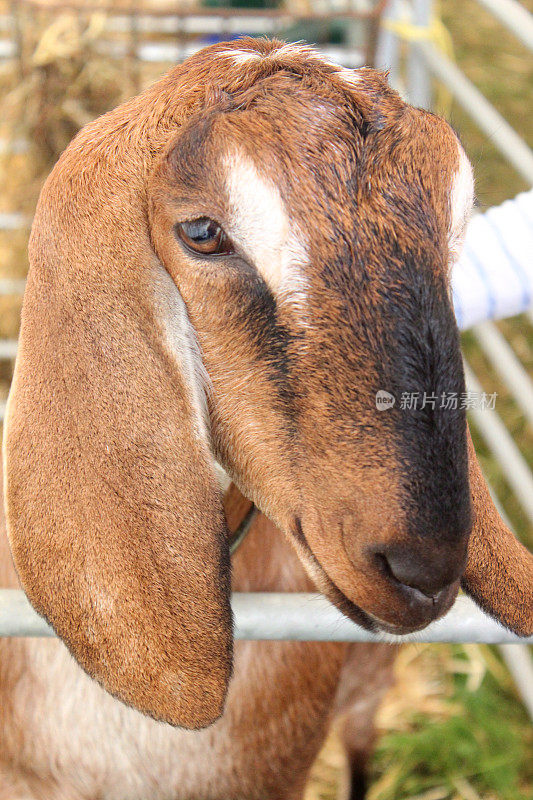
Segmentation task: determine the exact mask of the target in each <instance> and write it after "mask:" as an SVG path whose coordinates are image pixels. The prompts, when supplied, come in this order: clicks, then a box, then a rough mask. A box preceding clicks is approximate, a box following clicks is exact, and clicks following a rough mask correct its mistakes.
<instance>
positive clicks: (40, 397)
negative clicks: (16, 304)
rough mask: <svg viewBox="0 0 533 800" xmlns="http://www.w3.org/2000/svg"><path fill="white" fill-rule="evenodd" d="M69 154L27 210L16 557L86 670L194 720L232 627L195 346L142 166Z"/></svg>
mask: <svg viewBox="0 0 533 800" xmlns="http://www.w3.org/2000/svg"><path fill="white" fill-rule="evenodd" d="M68 153H69V151H67V153H66V155H65V156H64V157H63V158H62V160H61V162H60V164H59V166H58V167H56V169H55V170H54V172H53V173H52V175H51V178H50V179H49V181H48V184H47V186H46V187H45V189H44V190H43V194H42V196H41V199H40V203H39V207H38V211H37V215H36V218H35V222H34V229H33V233H32V241H31V247H30V262H31V268H30V274H29V279H28V284H27V288H26V294H25V298H24V308H23V315H22V327H21V334H20V348H19V354H18V358H17V363H16V369H15V375H14V381H13V388H12V392H11V397H10V400H9V405H8V414H7V424H6V433H5V458H6V508H7V520H8V531H9V538H10V542H11V547H12V552H13V556H14V561H15V565H16V567H17V570H18V573H19V575H20V578H21V581H22V584H23V586H24V589H25V591H26V593H27V595H28V597H29V599H30V601H31V603H32V604H33V605H34V606H35V608H36V609H37V611H38V612H39V613H41V614H42V615H43V616H44V617H46V619H47V620H49V622H50V623H51V624H52V625H53V627H54V628H55V630H56V631H57V633H58V634H59V636H60V637H61V638H62V639H63V640H64V641H65V643H66V644H67V646H68V647H69V649H70V650H71V652H72V653H73V655H74V656H75V658H76V659H77V661H78V662H79V663H80V664H81V666H82V667H83V668H84V669H85V670H86V671H87V672H88V673H89V675H91V676H92V677H94V678H95V679H96V680H98V681H99V682H100V683H101V684H102V686H104V687H105V688H106V689H107V690H108V691H109V692H111V693H112V694H113V695H115V696H116V697H118V698H120V699H121V700H123V701H124V702H125V703H127V704H129V705H132V706H134V707H135V708H137V709H139V710H140V711H142V712H144V713H146V714H149V715H151V716H153V717H155V718H158V719H161V720H165V721H167V722H169V723H171V724H173V725H179V726H183V727H187V728H200V727H204V726H206V725H209V724H210V723H212V722H213V721H214V720H215V719H217V717H219V716H220V714H221V712H222V709H223V705H224V699H225V695H226V689H227V684H228V681H229V677H230V672H231V660H232V637H231V607H230V585H229V584H230V581H229V552H228V537H227V530H226V524H225V520H224V514H223V510H222V504H221V499H220V495H219V491H218V486H217V482H216V478H215V473H214V468H213V463H212V459H211V456H210V451H209V444H208V434H207V432H206V423H205V420H204V418H203V409H202V398H203V389H202V387H201V386H199V385H198V381H199V377H198V374H199V372H201V370H197V369H195V361H196V360H197V359H199V356H198V353H197V352H196V351H195V344H194V337H193V335H192V334H191V332H190V330H189V328H188V320H187V316H186V311H185V307H184V304H183V302H182V300H181V297H180V296H179V294H178V292H177V289H176V287H175V285H174V283H173V282H172V280H171V279H170V277H169V275H168V274H167V273H166V271H165V270H164V268H163V267H162V265H161V264H160V262H159V261H158V260H157V258H156V257H155V255H154V253H153V251H152V249H151V246H150V241H149V234H148V228H147V222H146V219H145V213H144V211H143V205H142V201H141V202H137V200H136V199H135V198H136V197H137V196H139V197H142V185H141V184H140V178H138V179H137V181H138V184H139V185H138V187H137V186H136V185H135V183H134V181H135V179H134V178H130V179H128V180H125V179H124V176H120V175H119V176H116V175H114V174H113V169H110V170H107V167H106V162H105V160H100V161H99V162H98V163H95V165H94V174H91V169H92V168H89V169H87V164H88V160H89V159H90V156H91V153H90V148H89V152H88V153H85V155H86V158H85V160H83V159H82V158H81V156H83V151H82V154H81V156H80V154H79V153H78V156H77V158H78V161H77V162H75V161H74V160H73V159H72V158H70V160H69V155H68ZM80 162H81V167H80ZM102 164H103V165H104V166H103V167H102ZM99 169H103V170H104V172H103V173H101V174H99V172H98V171H99ZM76 170H77V172H76ZM106 170H107V171H106ZM89 174H91V181H89V180H88V177H87V176H88V175H89ZM137 190H138V191H137ZM136 192H137V194H136ZM196 366H198V365H196Z"/></svg>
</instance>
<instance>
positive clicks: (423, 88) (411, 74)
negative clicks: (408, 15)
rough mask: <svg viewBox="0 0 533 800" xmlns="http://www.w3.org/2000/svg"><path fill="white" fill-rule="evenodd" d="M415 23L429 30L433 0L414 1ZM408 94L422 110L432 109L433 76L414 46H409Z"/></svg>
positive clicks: (410, 100) (410, 99)
mask: <svg viewBox="0 0 533 800" xmlns="http://www.w3.org/2000/svg"><path fill="white" fill-rule="evenodd" d="M412 6H413V19H412V21H413V23H414V24H415V25H416V26H417V27H420V28H427V27H428V26H429V23H430V21H431V15H432V13H433V2H432V0H413V2H412ZM407 93H408V98H409V102H410V103H412V104H413V105H414V106H418V107H420V108H431V105H432V99H433V98H432V93H431V75H430V74H429V70H428V67H427V64H426V62H425V60H424V58H423V57H422V56H421V54H420V51H419V50H418V48H417V47H415V46H414V45H413V44H410V46H409V55H408V58H407Z"/></svg>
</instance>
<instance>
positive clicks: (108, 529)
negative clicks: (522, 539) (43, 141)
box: [0, 39, 533, 800]
mask: <svg viewBox="0 0 533 800" xmlns="http://www.w3.org/2000/svg"><path fill="white" fill-rule="evenodd" d="M471 200H472V179H471V170H470V166H469V164H468V161H467V159H466V157H465V155H464V153H463V151H462V148H461V146H460V144H459V142H458V140H457V137H456V136H455V134H454V133H453V131H452V130H451V128H449V126H448V125H447V124H446V123H445V122H444V121H443V120H441V119H439V118H438V117H436V116H434V115H432V114H430V113H428V112H425V111H422V110H420V109H414V108H412V107H410V106H408V105H406V104H405V103H404V102H403V101H402V100H401V99H400V97H399V96H398V95H397V94H396V93H395V92H394V91H392V90H391V89H390V88H389V87H388V86H387V84H386V81H385V79H384V77H383V76H382V75H381V74H379V73H377V72H375V71H373V70H370V69H362V70H358V71H348V70H343V69H341V68H339V67H337V66H335V65H333V64H331V63H329V62H328V61H325V60H324V59H322V58H321V57H320V56H319V55H318V54H317V53H316V52H315V51H313V50H312V49H310V48H306V47H301V46H295V45H283V44H281V43H279V42H275V41H274V42H268V41H255V40H251V39H244V40H241V41H239V42H233V43H230V44H221V45H215V46H213V47H210V48H207V49H205V50H203V51H201V52H200V53H198V54H197V55H195V56H193V57H192V58H190V59H189V60H188V61H187V62H185V64H183V65H181V66H179V67H176V68H175V69H173V70H172V71H171V72H169V73H168V74H167V75H165V76H164V77H163V78H162V79H161V80H160V81H159V82H158V83H156V84H155V85H154V86H153V87H151V88H150V89H148V90H147V91H146V92H144V93H143V94H142V95H140V96H139V97H137V98H134V99H133V100H131V101H129V102H128V103H126V104H125V105H123V106H121V107H120V108H118V109H116V110H115V111H113V112H111V113H109V114H107V115H105V116H104V117H102V118H101V119H99V120H97V121H96V122H94V123H92V124H91V125H88V126H87V127H86V128H85V129H84V130H83V131H82V132H81V133H80V134H79V135H78V137H76V139H75V140H74V141H73V142H72V144H71V145H70V146H69V148H68V149H67V150H66V152H65V153H64V154H63V155H62V157H61V158H60V160H59V162H58V164H57V165H56V167H55V169H54V170H53V172H52V174H51V175H50V177H49V179H48V181H47V183H46V185H45V187H44V189H43V192H42V194H41V198H40V201H39V204H38V208H37V212H36V216H35V221H34V226H33V231H32V237H31V243H30V261H31V269H30V274H29V276H28V284H27V289H26V295H25V300H24V309H23V315H22V327H21V336H20V349H19V355H18V359H17V364H16V369H15V375H14V380H13V387H12V391H11V395H10V400H9V404H8V412H7V418H6V430H5V452H4V454H5V495H6V511H7V514H6V517H7V529H8V535H9V538H10V542H11V549H12V553H13V557H14V562H15V565H16V568H17V572H18V574H19V576H20V579H21V582H22V585H23V587H24V589H25V591H26V593H27V595H28V597H29V599H30V601H31V602H32V604H33V605H34V606H35V608H36V609H37V610H38V611H39V612H40V613H41V614H43V616H45V617H46V618H47V619H48V620H49V621H50V622H51V624H52V625H53V626H54V628H55V630H56V631H57V633H58V635H59V636H60V637H61V638H62V639H63V641H64V642H65V644H66V645H67V647H68V648H69V649H70V651H71V653H72V654H73V655H74V657H75V659H76V660H77V661H78V663H79V664H80V665H81V667H83V669H84V670H85V671H86V672H87V673H88V675H89V676H91V677H92V678H94V679H96V681H98V682H99V683H100V684H101V685H102V687H103V688H104V689H105V690H107V692H108V693H109V694H106V693H105V692H104V691H103V690H102V689H101V688H100V687H98V686H97V684H96V683H94V682H91V681H90V680H89V678H87V677H86V676H84V675H83V673H82V672H81V670H79V668H78V667H77V666H76V665H75V664H74V662H73V661H71V660H70V657H69V656H68V654H67V653H66V650H65V649H64V648H63V646H62V645H61V644H60V643H58V642H25V643H19V642H10V643H8V644H4V645H3V650H6V649H7V657H6V656H5V655H4V656H3V658H2V661H1V662H0V665H1V666H0V669H2V675H1V680H0V696H1V697H2V709H3V725H2V730H1V731H0V737H3V740H2V749H1V751H0V752H1V755H0V765H1V766H0V769H3V770H4V772H5V777H4V783H5V785H6V786H7V789H6V790H5V791H4V795H5V796H6V797H7V796H9V798H10V800H22V798H32V799H33V798H41V797H42V798H44V797H46V798H47V800H53V799H54V798H56V797H57V798H63V797H64V798H67V797H68V798H77V797H79V798H83V800H96V798H106V800H114V798H117V800H118V798H121V799H122V800H124V799H125V798H127V799H128V800H130V798H131V799H132V800H133V799H134V798H135V799H136V798H143V797H148V796H149V797H150V798H165V799H168V800H174V799H175V800H178V798H196V797H198V798H204V799H205V798H256V797H257V798H266V797H268V798H280V799H281V798H296V797H300V796H301V792H302V788H303V785H304V781H305V777H306V774H307V771H308V768H309V765H310V763H311V761H312V759H313V758H314V756H315V754H316V752H317V750H318V748H319V746H320V744H321V742H322V740H323V737H324V734H325V730H326V727H327V723H328V720H329V718H330V716H331V714H332V713H333V710H334V708H335V695H336V692H337V691H339V692H340V695H339V696H342V697H343V700H342V706H343V708H344V709H346V708H347V707H350V706H351V704H352V703H353V702H354V698H355V696H356V695H357V694H358V692H359V689H360V688H361V682H364V683H366V677H365V676H366V675H367V674H368V671H370V673H372V672H373V673H375V675H376V681H377V685H376V687H375V691H373V692H372V691H370V692H369V695H368V697H369V705H368V706H367V707H366V709H363V711H362V712H361V717H360V720H361V722H360V730H359V733H358V735H356V734H355V733H354V723H353V719H354V717H353V715H351V720H352V722H351V724H350V725H348V726H347V730H348V729H350V727H351V728H352V732H351V734H350V736H349V737H348V734H347V739H348V738H349V742H348V745H349V750H350V753H351V760H352V765H353V766H354V768H356V771H357V774H360V773H362V772H363V770H364V766H363V762H364V754H365V753H366V752H367V749H368V743H367V742H366V741H365V740H364V737H365V736H366V735H367V734H369V732H370V730H371V717H372V712H373V707H374V706H375V703H376V702H377V701H376V700H375V698H376V697H378V696H379V695H380V693H381V691H382V689H383V686H384V685H386V683H387V682H388V679H389V666H390V660H391V651H390V650H388V649H387V648H386V647H384V646H381V647H377V646H374V647H362V646H361V647H357V648H350V649H348V648H347V647H346V646H344V645H338V644H313V643H307V644H296V643H285V644H281V643H251V642H250V643H241V644H240V645H238V646H236V647H235V651H234V652H233V645H232V630H231V611H230V603H229V599H230V589H231V579H230V559H229V548H228V532H227V527H226V523H225V518H224V510H223V503H222V499H221V493H220V489H219V486H218V483H217V480H216V474H215V467H214V459H215V458H216V459H217V460H218V461H219V462H220V463H221V464H222V465H223V467H224V468H225V470H226V472H227V473H228V474H229V475H230V476H231V479H232V480H233V481H234V482H235V484H236V485H237V486H238V487H239V489H240V490H241V491H242V493H243V495H244V496H245V497H246V498H249V499H250V500H251V501H253V502H254V503H255V504H256V505H257V506H258V508H259V509H260V510H261V512H262V514H264V515H265V516H260V517H259V518H258V519H257V520H256V522H255V525H254V529H253V531H252V532H251V534H250V536H249V538H248V539H247V540H246V541H245V543H244V544H243V545H242V547H241V548H240V550H239V551H238V553H237V556H236V557H235V558H234V560H233V562H234V563H233V588H235V589H237V590H239V591H246V590H255V591H259V590H265V591H272V590H275V591H306V590H308V589H309V588H310V587H311V585H312V584H311V581H310V579H311V580H312V582H313V583H314V584H315V585H316V586H318V588H319V589H320V590H322V591H323V592H324V593H325V594H326V595H327V596H328V597H329V598H330V599H331V600H332V601H333V602H334V603H335V604H336V605H337V606H339V608H340V609H341V610H342V611H343V612H344V613H345V614H346V615H347V616H349V617H350V618H352V619H354V620H355V621H357V622H359V623H360V624H362V625H364V626H365V627H367V628H370V629H376V630H379V629H381V630H387V631H393V632H396V633H404V632H406V631H411V630H416V629H420V628H423V627H424V626H425V625H427V624H428V623H429V622H430V621H432V620H433V619H435V618H436V617H438V616H440V615H442V614H444V613H445V612H446V611H447V610H448V609H449V608H450V606H451V605H452V603H453V601H454V599H455V597H456V594H457V591H458V589H459V585H460V583H461V582H462V585H463V587H464V588H465V589H466V591H468V592H469V593H471V594H472V596H473V597H474V599H475V600H476V601H477V602H478V603H480V604H481V605H482V606H483V607H484V608H485V609H486V610H487V611H488V612H489V613H491V614H493V615H495V616H496V617H497V618H499V619H500V620H501V621H502V622H503V623H504V624H506V625H508V626H509V627H511V628H512V629H513V630H515V631H516V632H518V633H521V634H528V633H531V632H532V631H533V592H532V586H533V580H532V579H533V558H532V556H531V555H530V554H529V553H528V552H527V551H526V550H525V549H524V548H523V547H522V546H521V545H520V544H519V543H518V542H517V541H516V539H515V538H514V537H513V536H512V534H511V533H510V532H509V531H508V530H507V529H506V527H505V526H504V524H503V523H502V521H501V520H500V518H499V516H498V514H497V512H496V510H495V508H494V506H493V504H492V501H491V499H490V497H489V494H488V492H487V489H486V486H485V483H484V481H483V478H482V476H481V473H480V471H479V467H478V465H477V461H476V458H475V454H474V451H473V448H472V445H471V441H470V439H469V436H468V431H467V426H466V419H465V412H464V409H461V408H458V409H456V410H448V409H441V408H439V407H438V404H437V405H436V406H435V408H432V406H431V404H428V406H427V407H425V408H424V409H419V410H413V411H409V410H407V409H402V408H401V407H400V405H399V404H398V405H396V406H395V407H393V408H390V409H388V410H387V411H386V412H380V411H379V410H377V408H376V402H375V398H376V393H377V392H378V391H379V390H380V389H384V390H386V391H389V392H391V393H394V394H395V395H399V394H400V393H401V392H402V391H409V392H413V391H419V392H421V393H422V392H424V393H426V394H427V395H431V396H435V397H439V396H440V395H442V394H443V393H445V392H452V391H453V392H457V393H460V392H462V391H464V376H463V370H462V363H461V357H460V351H459V340H458V333H457V328H456V325H455V320H454V316H453V310H452V306H451V301H450V296H449V268H450V262H451V261H452V260H453V258H454V257H455V254H456V253H457V250H458V248H459V246H460V240H461V236H462V231H463V228H464V224H465V220H466V218H467V216H468V213H469V211H470V205H471ZM229 511H230V509H228V513H229ZM276 528H278V529H279V530H280V531H281V532H282V534H283V535H284V536H285V537H286V538H285V539H284V538H282V534H279V533H278V532H277V531H276ZM289 543H290V544H289ZM291 545H292V548H293V549H292V548H291ZM294 552H296V554H297V556H298V559H299V560H297V559H296V557H295V555H294ZM302 565H303V566H302ZM304 569H305V571H304ZM306 574H307V577H306ZM349 654H350V655H349ZM354 654H355V655H354ZM369 659H370V661H372V662H373V666H370V667H368V660H369ZM365 664H366V665H367V666H365ZM380 665H381V672H380V669H378V667H380ZM343 666H344V673H343ZM365 669H366V670H367V672H366V673H365ZM380 675H381V676H382V677H380ZM342 676H344V677H342ZM347 687H348V688H347ZM110 695H114V696H115V698H118V700H121V701H123V703H125V704H127V705H129V706H132V707H133V708H134V709H136V710H135V711H134V710H131V709H128V708H126V706H125V705H122V704H121V703H120V702H118V700H117V699H113V698H112V697H111V696H110ZM138 712H142V714H144V715H149V716H150V717H153V718H155V720H158V721H154V720H151V719H149V718H148V717H147V716H142V714H139V713H138ZM164 723H170V725H172V726H179V727H180V728H189V729H199V728H206V730H205V731H199V730H191V731H184V730H175V729H174V728H172V727H170V726H169V725H166V724H164ZM365 731H366V734H365ZM361 742H363V744H361ZM357 780H359V779H358V778H357ZM357 780H355V779H354V781H353V785H354V790H353V793H352V796H353V797H356V796H357V793H356V788H355V786H356V783H357ZM2 790H3V789H0V798H2V797H3V795H2V794H1V792H2ZM357 791H359V796H361V792H360V790H359V789H357Z"/></svg>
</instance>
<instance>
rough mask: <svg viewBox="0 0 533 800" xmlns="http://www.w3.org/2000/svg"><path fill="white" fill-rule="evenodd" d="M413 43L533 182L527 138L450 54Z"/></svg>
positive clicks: (439, 77) (455, 94) (499, 147)
mask: <svg viewBox="0 0 533 800" xmlns="http://www.w3.org/2000/svg"><path fill="white" fill-rule="evenodd" d="M413 47H415V48H417V49H418V50H419V52H420V53H421V55H422V56H423V59H424V61H425V62H426V64H427V66H428V68H429V70H430V71H431V72H432V73H433V75H435V77H436V78H438V79H439V80H440V81H442V83H444V85H445V86H447V87H448V89H449V90H450V91H451V93H452V94H453V95H454V97H455V98H456V99H457V101H458V102H459V103H460V104H461V105H462V106H463V108H464V109H465V111H466V112H467V114H468V115H469V116H470V117H471V118H472V119H473V120H474V121H475V122H476V123H477V125H478V126H479V128H480V129H481V130H482V131H483V132H484V133H485V134H486V135H487V136H488V137H489V139H490V141H491V142H492V144H493V145H494V146H495V147H497V148H498V150H499V151H500V152H501V153H502V154H503V155H504V156H505V158H506V159H507V161H508V162H509V163H510V164H511V165H512V166H513V167H514V168H515V170H516V171H517V172H518V173H519V174H520V175H521V176H522V177H523V178H524V180H525V181H527V182H528V184H531V185H533V153H532V152H531V150H530V148H529V147H528V146H527V144H526V143H525V142H524V140H523V139H522V138H521V137H520V136H519V135H518V134H517V133H516V131H515V130H513V128H512V127H511V126H510V125H509V123H508V122H507V121H506V120H505V119H504V118H503V117H502V115H501V114H499V113H498V112H497V111H496V109H495V108H494V107H493V106H492V105H491V104H490V103H489V101H488V100H487V99H486V97H484V96H483V95H482V94H481V92H480V91H479V89H477V88H476V87H475V86H474V84H473V83H472V81H470V80H468V78H467V77H466V76H465V75H464V74H463V73H462V72H461V70H460V69H459V67H457V66H456V65H455V64H454V63H453V62H452V61H450V59H449V58H446V56H443V55H442V54H441V53H439V52H437V50H435V48H434V47H433V45H432V44H431V43H429V42H424V41H421V42H417V43H414V44H413Z"/></svg>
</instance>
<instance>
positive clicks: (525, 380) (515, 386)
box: [472, 322, 533, 427]
mask: <svg viewBox="0 0 533 800" xmlns="http://www.w3.org/2000/svg"><path fill="white" fill-rule="evenodd" d="M472 333H473V334H474V336H475V337H476V340H477V342H478V344H479V346H480V347H481V349H482V350H483V352H484V353H485V355H486V356H487V358H488V359H489V360H490V362H491V365H492V366H493V367H494V369H495V370H496V372H497V373H498V374H499V375H500V378H501V379H502V380H503V382H504V383H506V384H507V386H508V387H509V389H510V390H511V392H512V393H513V397H514V399H515V400H516V402H517V404H518V405H519V406H520V408H521V410H522V413H523V414H524V416H525V418H526V419H527V420H528V422H529V424H530V425H531V426H532V427H533V381H532V380H531V378H530V377H529V375H528V373H527V372H526V370H525V369H524V367H523V366H522V364H521V363H520V361H519V360H518V358H517V357H516V355H515V353H514V350H513V348H512V347H511V345H510V344H509V342H508V341H507V340H506V339H505V337H504V336H503V335H502V334H501V333H500V331H499V330H498V328H497V327H496V325H495V324H494V323H493V322H480V323H479V324H478V325H474V327H473V328H472Z"/></svg>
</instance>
